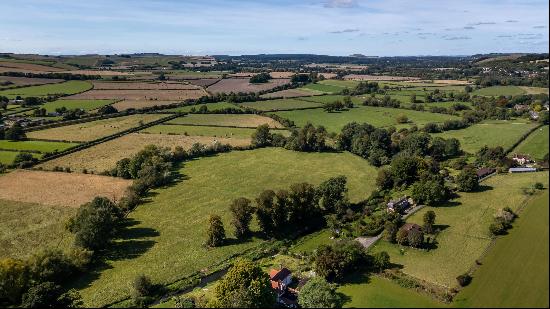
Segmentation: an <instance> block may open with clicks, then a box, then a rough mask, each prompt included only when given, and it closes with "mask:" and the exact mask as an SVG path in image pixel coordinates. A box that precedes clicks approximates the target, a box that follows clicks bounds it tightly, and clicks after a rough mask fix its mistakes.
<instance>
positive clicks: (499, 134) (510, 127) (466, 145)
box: [433, 120, 536, 153]
mask: <svg viewBox="0 0 550 309" xmlns="http://www.w3.org/2000/svg"><path fill="white" fill-rule="evenodd" d="M535 125H536V124H534V123H529V122H526V121H525V120H508V121H505V120H503V121H498V120H497V121H485V122H483V123H478V124H474V125H472V126H470V127H468V128H465V129H461V130H453V131H445V132H443V133H436V134H433V136H439V137H443V138H451V137H454V138H456V139H458V140H459V141H460V145H461V147H462V149H463V150H464V151H466V152H469V153H475V152H477V151H478V150H479V149H480V148H481V147H483V146H485V145H487V146H489V147H496V146H502V147H503V148H504V149H505V150H506V149H507V148H508V147H511V146H512V145H513V144H514V143H515V142H517V141H518V140H519V139H520V137H521V136H522V135H523V134H525V133H527V132H528V131H529V130H530V129H532V128H533V127H534V126H535Z"/></svg>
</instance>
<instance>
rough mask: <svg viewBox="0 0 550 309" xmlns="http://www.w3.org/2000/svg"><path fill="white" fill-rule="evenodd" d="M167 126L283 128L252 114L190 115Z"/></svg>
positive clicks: (274, 122) (170, 122) (265, 118)
mask: <svg viewBox="0 0 550 309" xmlns="http://www.w3.org/2000/svg"><path fill="white" fill-rule="evenodd" d="M166 123H167V124H185V125H204V126H222V127H241V128H256V127H258V126H259V125H262V124H268V125H269V126H270V127H271V128H282V127H283V126H282V125H281V124H280V123H278V122H277V121H275V120H273V119H271V118H269V117H264V116H260V115H251V114H189V115H186V116H184V117H179V118H176V119H173V120H170V121H167V122H166Z"/></svg>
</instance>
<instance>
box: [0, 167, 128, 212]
mask: <svg viewBox="0 0 550 309" xmlns="http://www.w3.org/2000/svg"><path fill="white" fill-rule="evenodd" d="M131 183H132V181H131V180H126V179H122V178H115V177H108V176H99V175H89V174H77V173H62V172H45V171H29V170H15V171H13V172H11V173H8V174H6V175H3V176H2V177H0V199H4V200H10V201H17V202H24V203H37V204H43V205H50V206H68V207H78V206H80V205H82V204H84V203H87V202H89V201H91V200H92V199H93V198H94V197H96V196H105V197H107V198H109V199H111V200H113V201H118V200H120V198H121V197H122V196H123V195H124V191H125V190H126V188H127V187H128V186H129V185H130V184H131Z"/></svg>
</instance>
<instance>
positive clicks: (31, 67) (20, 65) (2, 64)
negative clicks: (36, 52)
mask: <svg viewBox="0 0 550 309" xmlns="http://www.w3.org/2000/svg"><path fill="white" fill-rule="evenodd" d="M0 68H2V69H3V71H5V72H29V71H33V72H58V71H63V69H60V68H55V67H52V66H47V65H42V64H34V63H26V62H15V61H0Z"/></svg>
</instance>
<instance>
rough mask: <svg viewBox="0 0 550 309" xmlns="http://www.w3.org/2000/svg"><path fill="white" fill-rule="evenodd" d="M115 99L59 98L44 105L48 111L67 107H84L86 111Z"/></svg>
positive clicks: (70, 108) (51, 111)
mask: <svg viewBox="0 0 550 309" xmlns="http://www.w3.org/2000/svg"><path fill="white" fill-rule="evenodd" d="M113 102H114V100H57V101H53V102H48V103H45V104H44V105H42V107H43V108H45V109H46V111H47V112H48V113H53V112H55V110H56V109H58V108H62V107H65V108H66V109H69V110H72V109H83V110H85V111H89V110H93V109H97V108H100V107H102V106H104V105H108V104H111V103H113Z"/></svg>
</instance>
